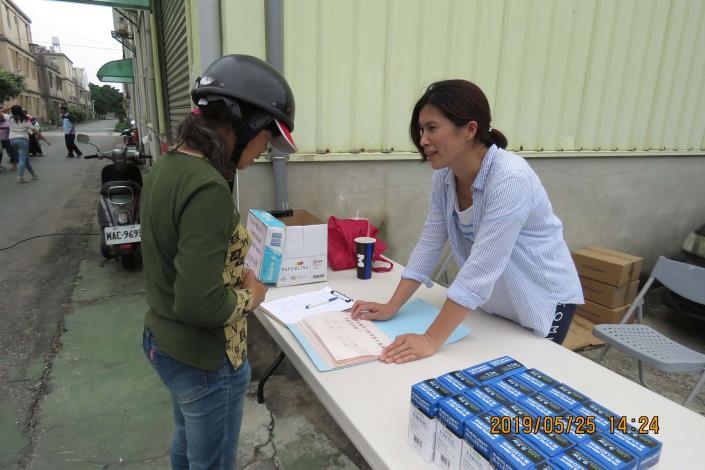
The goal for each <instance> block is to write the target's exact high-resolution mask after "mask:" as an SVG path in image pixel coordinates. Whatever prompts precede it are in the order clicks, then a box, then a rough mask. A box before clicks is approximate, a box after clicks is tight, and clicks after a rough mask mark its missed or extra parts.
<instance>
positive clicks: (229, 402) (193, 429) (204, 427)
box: [142, 330, 250, 470]
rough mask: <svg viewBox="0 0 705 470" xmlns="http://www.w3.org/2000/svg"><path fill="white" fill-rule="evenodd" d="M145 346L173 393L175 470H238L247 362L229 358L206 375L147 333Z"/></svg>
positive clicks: (173, 461) (160, 375)
mask: <svg viewBox="0 0 705 470" xmlns="http://www.w3.org/2000/svg"><path fill="white" fill-rule="evenodd" d="M142 342H143V348H144V353H145V355H146V356H147V360H148V361H149V363H150V364H151V365H152V367H154V369H155V370H156V371H157V375H159V378H160V379H161V380H162V382H163V383H164V385H166V387H167V388H168V389H169V392H171V401H172V405H173V411H174V436H173V439H172V442H171V468H172V469H175V470H182V469H183V470H202V469H203V470H205V469H219V470H226V469H227V470H232V469H234V468H235V463H236V456H237V452H236V450H237V443H238V440H239V438H240V425H241V424H242V413H243V407H244V402H245V394H246V392H247V388H248V385H249V384H250V364H249V362H247V361H245V363H243V364H242V365H241V366H240V367H238V368H237V369H235V368H233V366H232V364H231V362H230V359H228V357H227V355H225V356H224V357H223V362H222V363H221V366H220V368H219V369H218V370H216V371H208V370H205V369H199V368H197V367H192V366H189V365H186V364H184V363H182V362H179V361H177V360H176V359H174V358H172V357H171V356H169V355H168V354H166V353H165V352H163V351H162V350H160V349H159V344H158V343H157V339H156V338H155V337H154V336H153V335H152V334H151V333H150V332H149V331H148V330H145V332H144V335H143V340H142Z"/></svg>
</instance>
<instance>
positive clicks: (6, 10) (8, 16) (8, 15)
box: [5, 5, 12, 28]
mask: <svg viewBox="0 0 705 470" xmlns="http://www.w3.org/2000/svg"><path fill="white" fill-rule="evenodd" d="M5 15H7V27H8V28H12V23H10V8H9V7H8V6H7V5H5Z"/></svg>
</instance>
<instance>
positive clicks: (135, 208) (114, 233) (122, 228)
mask: <svg viewBox="0 0 705 470" xmlns="http://www.w3.org/2000/svg"><path fill="white" fill-rule="evenodd" d="M76 141H78V142H79V143H81V144H86V145H91V146H93V147H95V149H96V153H95V154H93V155H85V154H84V156H83V158H84V159H92V158H98V159H103V158H107V159H109V160H111V161H112V164H109V165H106V166H104V167H103V169H102V170H101V172H100V181H101V187H100V195H101V197H100V200H99V202H98V224H99V225H100V230H101V233H102V237H101V241H100V252H101V253H102V255H103V257H105V258H106V259H112V258H117V259H119V260H120V262H121V263H122V265H123V267H125V268H126V269H132V268H134V267H136V266H137V265H139V263H140V260H141V257H142V255H141V251H140V242H141V237H140V193H141V191H142V173H141V172H140V169H139V168H138V167H137V166H136V165H135V164H134V163H132V161H134V160H135V158H137V159H138V160H139V159H140V156H139V152H138V153H137V155H135V153H134V151H133V150H131V149H128V148H127V147H124V148H115V149H113V150H112V151H111V152H110V153H103V152H102V151H101V150H100V148H99V147H98V146H97V145H95V144H93V143H91V142H90V138H89V137H88V136H87V135H85V134H78V135H77V136H76Z"/></svg>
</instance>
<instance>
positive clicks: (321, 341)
mask: <svg viewBox="0 0 705 470" xmlns="http://www.w3.org/2000/svg"><path fill="white" fill-rule="evenodd" d="M297 326H298V328H299V331H300V332H301V334H302V335H303V336H304V337H305V338H306V340H307V341H308V344H309V346H310V347H311V348H313V349H314V350H315V351H316V353H317V354H318V357H319V358H320V359H321V360H322V361H323V362H324V363H325V364H326V365H327V366H328V367H329V368H331V369H335V368H338V367H345V366H351V365H355V364H361V363H363V362H368V361H374V360H376V359H378V358H379V356H380V354H381V353H382V349H384V347H385V346H387V345H388V344H390V343H391V340H390V339H389V337H388V336H387V335H386V334H385V333H384V332H383V331H382V330H380V329H379V328H378V327H377V325H375V324H374V323H373V322H371V321H369V320H353V319H352V317H351V316H350V313H348V312H326V313H319V314H317V315H312V316H309V317H306V318H304V319H302V320H301V321H299V322H298V323H297Z"/></svg>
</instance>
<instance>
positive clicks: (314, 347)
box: [287, 298, 470, 372]
mask: <svg viewBox="0 0 705 470" xmlns="http://www.w3.org/2000/svg"><path fill="white" fill-rule="evenodd" d="M438 312H439V310H438V308H437V307H435V306H433V305H431V304H429V303H428V302H425V301H423V300H421V299H418V298H417V299H413V300H411V301H409V302H407V303H406V304H405V305H404V306H403V307H402V308H401V309H399V311H398V312H397V313H396V315H394V316H393V317H392V318H390V319H389V320H385V321H376V320H373V321H369V320H353V319H352V317H351V316H350V312H342V311H336V312H330V311H329V312H325V313H317V314H313V315H307V316H305V317H303V318H301V319H299V320H298V321H297V322H295V323H291V324H289V325H287V326H288V327H289V330H290V331H291V332H292V333H293V334H294V336H296V339H298V340H299V343H301V346H302V347H303V348H304V350H305V351H306V353H307V354H308V355H309V357H310V358H311V361H313V363H314V364H315V365H316V367H317V368H318V370H319V371H321V372H326V371H331V370H336V369H339V368H341V367H348V366H354V365H358V364H363V363H365V362H370V361H374V360H377V359H378V358H379V356H380V354H381V352H382V349H384V347H385V346H387V345H388V344H390V343H391V342H392V341H394V338H396V337H397V336H399V335H402V334H405V333H416V334H422V333H424V332H425V331H426V330H427V329H428V327H429V326H430V325H431V323H433V320H435V319H436V317H437V316H438ZM469 333H470V329H469V328H468V327H466V326H465V325H459V326H458V327H457V328H456V329H455V330H454V331H453V333H451V335H450V337H449V338H448V339H447V340H446V342H445V344H444V345H447V344H450V343H453V342H455V341H458V340H459V339H461V338H464V337H465V336H467V335H468V334H469Z"/></svg>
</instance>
